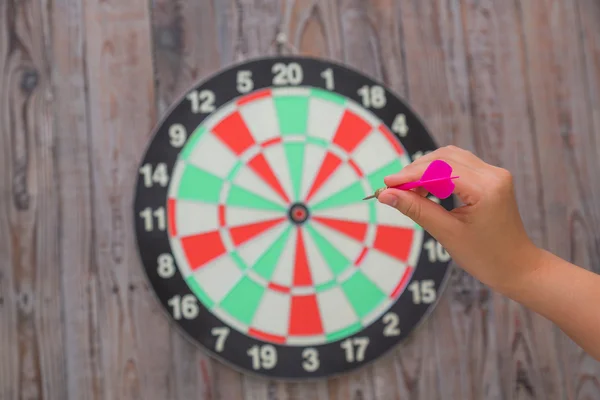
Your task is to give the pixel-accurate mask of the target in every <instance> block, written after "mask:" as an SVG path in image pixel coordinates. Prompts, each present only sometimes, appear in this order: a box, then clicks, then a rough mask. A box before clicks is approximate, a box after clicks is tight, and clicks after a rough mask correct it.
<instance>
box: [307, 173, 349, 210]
mask: <svg viewBox="0 0 600 400" xmlns="http://www.w3.org/2000/svg"><path fill="white" fill-rule="evenodd" d="M358 179H359V177H358V175H356V172H354V170H353V169H352V167H350V166H349V165H348V164H342V165H340V166H339V167H338V168H337V169H336V170H335V172H334V173H333V174H331V176H329V178H328V179H327V180H326V181H325V183H323V185H322V186H321V188H320V189H319V190H317V193H316V194H315V195H314V197H313V198H312V199H310V201H309V204H317V203H319V202H321V201H322V200H324V199H326V198H328V197H331V196H332V195H334V194H336V193H337V192H339V191H341V190H343V189H346V188H347V187H348V186H350V185H352V184H353V183H356V181H357V180H358ZM359 200H360V199H359Z"/></svg>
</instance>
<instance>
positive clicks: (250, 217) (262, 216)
mask: <svg viewBox="0 0 600 400" xmlns="http://www.w3.org/2000/svg"><path fill="white" fill-rule="evenodd" d="M285 217H286V215H285V214H284V212H283V211H271V210H255V209H251V208H240V207H237V206H226V207H225V224H226V225H227V226H228V227H230V228H231V227H234V226H240V225H249V224H255V223H257V222H267V221H272V220H274V219H278V218H285Z"/></svg>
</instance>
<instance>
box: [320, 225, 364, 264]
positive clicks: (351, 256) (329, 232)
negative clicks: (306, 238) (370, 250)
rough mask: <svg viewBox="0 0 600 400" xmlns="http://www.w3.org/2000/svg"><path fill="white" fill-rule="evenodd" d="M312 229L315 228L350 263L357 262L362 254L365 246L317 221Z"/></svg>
mask: <svg viewBox="0 0 600 400" xmlns="http://www.w3.org/2000/svg"><path fill="white" fill-rule="evenodd" d="M312 227H313V228H315V230H316V231H317V232H318V233H319V234H320V235H321V236H323V237H325V238H327V240H328V241H329V243H330V244H331V245H333V246H334V247H335V248H336V249H337V250H338V251H339V252H340V253H342V254H343V255H344V256H345V257H346V258H347V259H348V260H350V262H354V261H356V259H357V258H358V256H359V255H360V253H361V252H362V249H363V244H362V243H359V242H358V241H356V240H354V239H352V238H351V237H348V236H346V235H344V234H343V233H340V232H338V231H337V230H335V229H331V228H329V227H328V226H326V225H323V224H321V223H319V222H316V221H315V222H313V223H312Z"/></svg>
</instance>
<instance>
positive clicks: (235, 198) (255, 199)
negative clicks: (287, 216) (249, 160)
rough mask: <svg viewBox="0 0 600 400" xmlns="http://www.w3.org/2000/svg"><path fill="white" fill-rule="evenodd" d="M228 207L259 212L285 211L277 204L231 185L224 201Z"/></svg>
mask: <svg viewBox="0 0 600 400" xmlns="http://www.w3.org/2000/svg"><path fill="white" fill-rule="evenodd" d="M226 203H227V205H230V206H241V207H248V208H256V209H261V210H275V211H285V208H283V207H282V206H280V205H279V204H276V203H273V202H272V201H270V200H267V199H265V198H263V197H260V196H258V195H256V194H254V193H252V192H249V191H247V190H246V189H243V188H241V187H239V186H236V185H232V186H231V189H230V190H229V196H228V197H227V201H226Z"/></svg>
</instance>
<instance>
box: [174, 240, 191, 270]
mask: <svg viewBox="0 0 600 400" xmlns="http://www.w3.org/2000/svg"><path fill="white" fill-rule="evenodd" d="M170 244H171V253H172V254H173V258H174V259H175V262H176V263H177V268H178V269H179V272H181V275H182V276H183V278H184V279H187V277H189V276H190V275H191V274H192V269H191V268H190V265H189V263H188V261H187V257H186V256H185V252H184V251H183V246H181V241H180V240H179V239H177V238H170Z"/></svg>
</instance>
